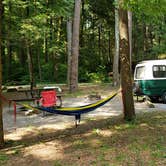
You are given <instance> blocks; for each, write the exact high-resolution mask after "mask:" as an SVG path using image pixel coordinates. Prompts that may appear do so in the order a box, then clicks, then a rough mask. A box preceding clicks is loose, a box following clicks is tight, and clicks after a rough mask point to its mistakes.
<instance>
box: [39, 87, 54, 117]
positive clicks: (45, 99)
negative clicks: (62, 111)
mask: <svg viewBox="0 0 166 166" xmlns="http://www.w3.org/2000/svg"><path fill="white" fill-rule="evenodd" d="M40 95H41V98H40V99H39V100H38V104H41V106H42V107H47V108H49V107H54V106H56V100H57V96H56V91H55V90H47V91H42V92H41V94H40ZM44 115H45V112H43V116H44Z"/></svg>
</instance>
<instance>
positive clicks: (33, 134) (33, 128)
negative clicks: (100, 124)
mask: <svg viewBox="0 0 166 166" xmlns="http://www.w3.org/2000/svg"><path fill="white" fill-rule="evenodd" d="M83 91H84V93H83V94H82V95H79V96H78V97H72V96H64V97H63V106H67V107H69V106H81V105H86V104H89V103H93V102H96V101H97V100H96V99H94V98H93V99H92V98H89V97H88V96H89V95H91V94H92V93H94V92H95V93H97V94H99V95H100V96H101V97H102V98H104V97H106V96H108V95H109V94H110V93H108V92H111V93H113V92H114V91H116V90H114V89H113V88H112V87H110V86H106V87H104V88H103V87H94V86H93V87H89V88H87V87H85V89H84V88H83ZM5 95H6V97H7V98H9V97H11V98H13V97H16V96H17V97H18V94H15V93H10V94H5ZM19 95H20V94H19ZM20 96H21V95H20ZM135 109H136V113H141V112H148V111H150V112H152V111H156V110H157V111H160V110H162V111H166V106H165V105H164V104H155V108H149V107H148V106H147V105H146V104H145V103H144V102H135ZM122 113H123V107H122V100H121V94H120V93H119V94H118V95H117V96H116V97H115V98H113V99H112V100H111V101H110V102H108V103H107V104H105V105H104V106H102V107H100V108H98V109H96V110H95V111H92V112H89V113H87V114H83V115H82V116H81V123H80V125H79V126H78V128H75V121H74V117H72V116H65V115H64V116H63V115H56V114H55V115H52V114H46V115H45V116H43V113H42V112H41V113H38V114H32V115H29V116H27V115H25V111H20V110H19V108H18V107H17V118H16V122H14V116H13V109H12V107H11V108H10V110H9V107H8V105H6V104H4V111H3V119H4V131H5V140H7V141H9V142H11V141H12V142H13V141H14V142H15V144H16V147H17V141H18V142H19V146H20V149H21V148H22V146H24V144H29V143H30V144H31V143H32V145H31V146H28V147H26V148H24V149H23V150H21V152H20V151H19V153H23V154H24V155H23V158H19V159H18V158H15V157H14V159H13V161H12V159H11V160H10V161H12V162H7V166H10V165H14V164H15V163H17V164H19V165H22V166H27V165H31V166H36V165H40V166H45V165H51V163H50V161H52V160H56V159H61V158H63V149H64V147H65V146H67V145H65V142H63V144H62V142H61V141H60V139H61V138H65V137H68V135H70V134H72V132H73V133H75V132H76V133H77V134H78V133H79V132H81V131H82V130H83V126H86V125H85V124H86V122H87V121H88V120H104V119H106V118H110V117H112V116H118V115H121V114H122ZM90 127H91V126H86V128H90ZM93 127H94V126H93ZM71 128H72V130H70V129H71ZM62 130H63V132H61V131H62ZM68 130H70V134H69V133H68ZM106 134H108V133H106ZM55 137H56V138H58V139H57V140H56V141H54V138H55ZM41 138H42V139H41ZM40 140H42V142H43V141H44V142H45V143H41V142H40ZM51 140H52V141H51ZM36 141H39V142H40V143H37V144H34V143H33V142H36ZM20 142H23V143H22V144H21V143H20ZM62 147H63V148H62ZM66 148H67V147H66ZM18 149H19V148H18V147H17V150H14V149H13V148H12V149H11V150H8V153H11V154H13V153H18V152H17V151H18ZM55 154H56V155H55ZM34 156H35V159H34ZM25 159H26V162H25ZM16 160H19V161H16ZM43 161H44V162H43Z"/></svg>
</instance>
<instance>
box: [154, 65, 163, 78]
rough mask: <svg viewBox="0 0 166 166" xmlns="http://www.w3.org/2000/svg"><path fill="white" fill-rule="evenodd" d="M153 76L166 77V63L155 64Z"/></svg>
mask: <svg viewBox="0 0 166 166" xmlns="http://www.w3.org/2000/svg"><path fill="white" fill-rule="evenodd" d="M153 77H155V78H163V77H166V65H154V66H153Z"/></svg>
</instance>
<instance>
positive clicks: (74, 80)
mask: <svg viewBox="0 0 166 166" xmlns="http://www.w3.org/2000/svg"><path fill="white" fill-rule="evenodd" d="M80 15H81V0H75V9H74V20H73V34H72V57H71V72H70V74H71V77H70V92H74V91H77V89H78V56H79V34H80V33H79V31H80Z"/></svg>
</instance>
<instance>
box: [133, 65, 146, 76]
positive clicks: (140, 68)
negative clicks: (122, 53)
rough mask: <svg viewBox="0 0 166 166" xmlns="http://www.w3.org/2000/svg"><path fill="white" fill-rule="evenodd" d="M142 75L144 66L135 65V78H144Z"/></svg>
mask: <svg viewBox="0 0 166 166" xmlns="http://www.w3.org/2000/svg"><path fill="white" fill-rule="evenodd" d="M144 75H145V66H139V67H137V68H136V75H135V78H136V79H142V78H144Z"/></svg>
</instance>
